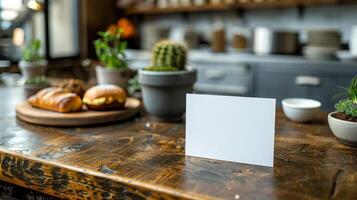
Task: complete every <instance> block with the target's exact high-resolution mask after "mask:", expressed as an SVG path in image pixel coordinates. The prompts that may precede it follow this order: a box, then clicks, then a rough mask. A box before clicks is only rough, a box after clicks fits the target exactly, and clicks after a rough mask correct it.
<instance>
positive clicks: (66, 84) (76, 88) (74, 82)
mask: <svg viewBox="0 0 357 200" xmlns="http://www.w3.org/2000/svg"><path fill="white" fill-rule="evenodd" d="M59 87H60V88H63V89H66V91H67V92H73V93H76V94H77V95H78V96H80V97H81V98H82V97H83V95H84V93H85V91H86V89H85V85H84V83H83V81H81V80H79V79H67V80H64V81H63V82H62V83H61V84H60V85H59Z"/></svg>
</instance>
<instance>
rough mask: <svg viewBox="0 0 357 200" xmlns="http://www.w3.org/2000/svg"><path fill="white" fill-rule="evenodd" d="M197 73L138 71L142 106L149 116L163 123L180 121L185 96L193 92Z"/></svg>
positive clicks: (183, 109) (184, 105)
mask: <svg viewBox="0 0 357 200" xmlns="http://www.w3.org/2000/svg"><path fill="white" fill-rule="evenodd" d="M196 76H197V72H196V71H195V70H187V71H169V72H156V71H146V70H140V71H139V83H140V84H141V86H142V95H143V100H144V105H145V108H146V110H147V112H148V113H149V114H151V115H152V116H154V117H156V118H158V119H159V120H163V121H177V120H180V119H182V116H183V114H184V113H185V111H186V94H187V93H191V92H192V91H193V84H194V83H195V81H196Z"/></svg>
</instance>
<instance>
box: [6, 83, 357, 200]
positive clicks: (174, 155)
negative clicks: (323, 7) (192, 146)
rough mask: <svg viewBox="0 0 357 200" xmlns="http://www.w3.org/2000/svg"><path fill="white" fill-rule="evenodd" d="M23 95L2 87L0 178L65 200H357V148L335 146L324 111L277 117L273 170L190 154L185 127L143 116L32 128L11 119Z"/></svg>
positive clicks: (334, 139)
mask: <svg viewBox="0 0 357 200" xmlns="http://www.w3.org/2000/svg"><path fill="white" fill-rule="evenodd" d="M22 96H23V94H22V89H21V88H5V87H0V101H1V103H0V113H1V115H0V127H1V131H0V138H1V140H0V162H1V165H0V171H1V173H0V179H1V180H2V181H6V182H9V183H12V184H16V185H19V186H22V187H26V188H30V189H33V190H37V191H40V192H42V193H46V194H50V195H53V196H56V197H59V198H67V199H123V198H127V199H158V198H162V199H179V198H180V199H181V198H182V199H357V149H356V148H352V147H349V146H345V145H343V144H341V143H339V142H338V141H337V139H336V138H335V137H334V136H333V135H332V133H331V132H330V129H329V127H328V125H327V122H326V113H320V114H319V116H318V118H317V119H316V120H315V121H313V122H311V123H307V124H297V123H293V122H290V121H288V120H287V119H286V118H285V117H284V116H283V114H282V112H280V111H278V112H277V119H276V138H275V159H274V168H269V167H261V166H254V165H247V164H240V163H232V162H224V161H217V160H210V159H203V158H195V157H187V156H185V155H184V142H185V140H184V130H185V129H184V123H160V122H155V121H153V120H152V119H150V118H148V117H146V116H142V117H137V118H135V119H132V120H129V121H126V122H125V123H121V124H119V123H118V124H112V125H105V126H98V127H85V128H79V127H73V128H54V127H44V126H37V125H31V124H28V123H25V122H22V121H20V120H18V119H16V117H15V111H14V108H15V105H16V103H17V102H20V101H23V98H22ZM223 131H224V130H222V132H223ZM237 131H239V130H237ZM217 134H220V135H222V133H217ZM202 138H203V139H204V133H202Z"/></svg>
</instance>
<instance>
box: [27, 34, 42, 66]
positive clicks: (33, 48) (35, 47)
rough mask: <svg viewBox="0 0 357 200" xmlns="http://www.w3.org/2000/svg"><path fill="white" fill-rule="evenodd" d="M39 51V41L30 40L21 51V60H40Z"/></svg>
mask: <svg viewBox="0 0 357 200" xmlns="http://www.w3.org/2000/svg"><path fill="white" fill-rule="evenodd" d="M40 49H41V41H40V40H38V39H35V40H32V41H31V42H30V43H29V44H27V46H26V47H25V48H24V50H23V51H22V60H24V61H27V62H31V61H38V60H41V59H42V57H41V55H40Z"/></svg>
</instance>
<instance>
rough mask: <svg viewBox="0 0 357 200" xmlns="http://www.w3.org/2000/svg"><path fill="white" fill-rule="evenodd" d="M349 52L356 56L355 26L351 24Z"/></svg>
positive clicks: (356, 33)
mask: <svg viewBox="0 0 357 200" xmlns="http://www.w3.org/2000/svg"><path fill="white" fill-rule="evenodd" d="M350 52H351V55H353V56H357V26H353V27H352V29H351V35H350Z"/></svg>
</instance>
